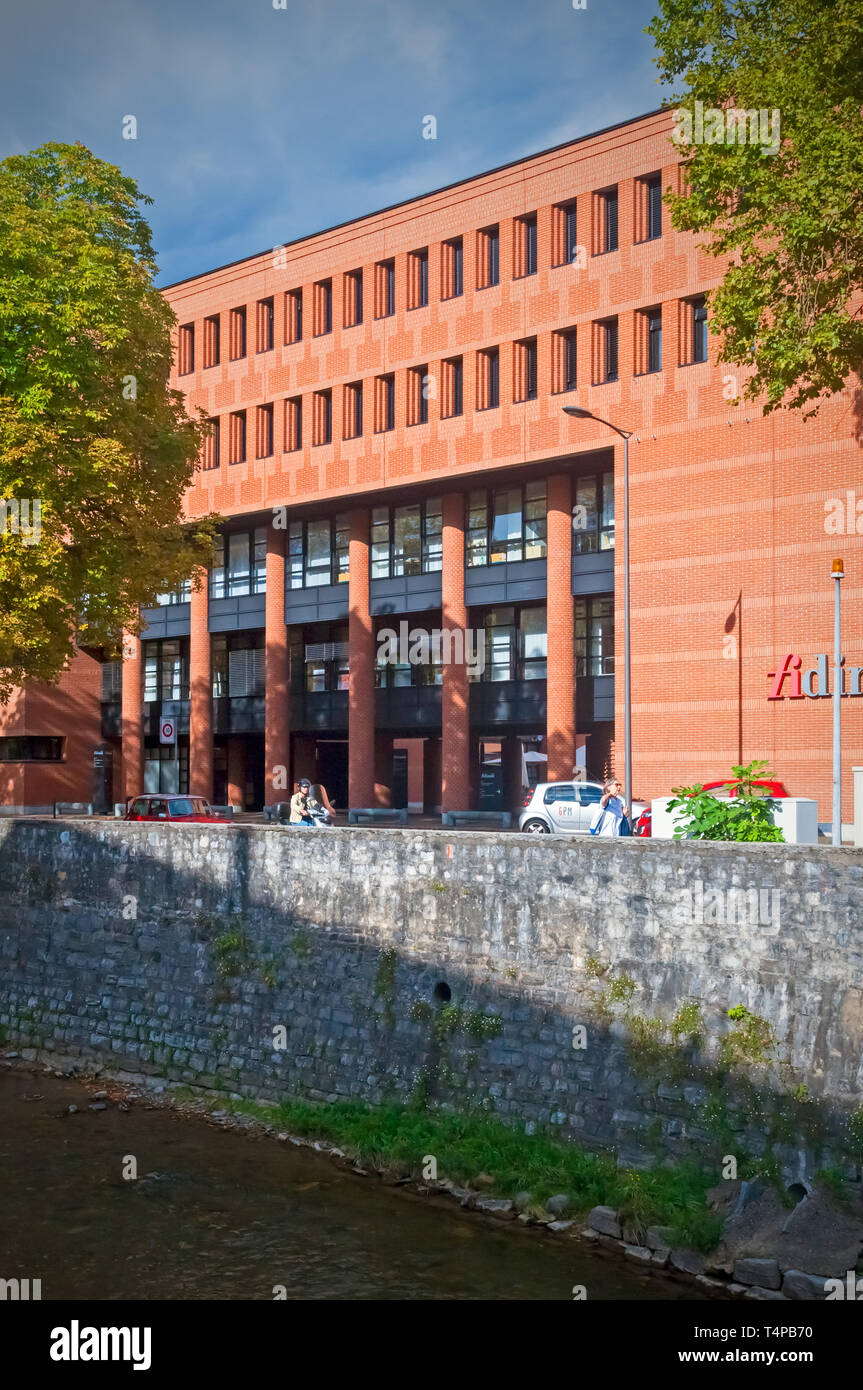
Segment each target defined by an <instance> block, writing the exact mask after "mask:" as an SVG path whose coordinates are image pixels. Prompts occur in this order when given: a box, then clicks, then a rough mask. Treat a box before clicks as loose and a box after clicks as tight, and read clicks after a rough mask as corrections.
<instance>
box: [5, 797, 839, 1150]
mask: <svg viewBox="0 0 863 1390" xmlns="http://www.w3.org/2000/svg"><path fill="white" fill-rule="evenodd" d="M861 875H863V854H861V853H858V852H856V851H853V850H831V849H820V848H819V849H817V850H815V849H812V848H806V847H800V848H798V847H794V846H784V845H752V846H744V845H735V846H730V845H718V844H697V843H691V842H690V843H685V844H674V843H668V842H655V843H651V842H649V841H648V842H638V841H634V840H630V841H625V840H624V841H617V842H615V841H610V840H591V839H581V840H570V839H564V838H563V837H556V836H555V837H548V838H546V837H528V836H517V835H496V834H493V833H464V832H460V833H458V834H452V833H447V832H445V831H443V832H442V831H400V830H380V829H351V830H330V831H321V832H316V833H312V832H302V833H300V832H296V831H289V830H285V829H281V828H278V827H259V826H250V825H240V826H224V827H222V826H207V825H200V826H194V825H189V826H158V825H146V824H131V823H123V822H114V821H93V822H87V823H81V822H75V821H66V822H63V821H54V822H49V821H32V820H31V821H21V820H18V821H16V820H8V821H0V977H2V978H0V1026H2V1028H3V1030H4V1032H5V1036H6V1038H7V1040H9V1041H11V1042H14V1043H15V1044H16V1045H18V1046H19V1047H34V1048H38V1049H42V1050H47V1051H53V1052H58V1053H59V1052H62V1053H64V1054H65V1055H73V1056H80V1057H82V1058H91V1057H95V1058H99V1059H101V1060H103V1061H104V1060H105V1059H106V1058H107V1059H110V1060H111V1061H113V1062H114V1063H115V1065H117V1066H121V1067H123V1068H125V1069H127V1070H132V1071H146V1070H152V1071H158V1072H160V1073H162V1074H164V1075H166V1076H168V1077H170V1078H172V1079H175V1080H178V1081H184V1082H189V1083H196V1082H198V1083H200V1084H203V1085H206V1086H223V1087H225V1088H226V1089H228V1090H229V1091H231V1092H236V1093H240V1094H248V1095H255V1096H263V1097H273V1098H277V1097H279V1096H281V1095H285V1094H291V1095H306V1096H309V1097H312V1098H317V1099H333V1098H350V1097H352V1098H360V1099H364V1100H369V1101H372V1102H376V1101H380V1100H383V1099H385V1098H387V1097H396V1098H401V1099H407V1098H408V1097H410V1096H412V1095H417V1096H418V1095H422V1096H425V1097H427V1098H428V1099H429V1100H430V1101H431V1103H433V1104H438V1105H445V1106H455V1107H464V1106H470V1105H481V1106H483V1107H485V1108H487V1109H491V1110H493V1111H494V1112H495V1113H497V1114H498V1115H500V1116H501V1117H502V1118H504V1119H507V1120H510V1121H512V1122H517V1123H519V1124H527V1125H529V1126H546V1125H551V1126H553V1127H554V1128H555V1129H556V1130H557V1131H559V1132H560V1133H562V1134H565V1135H568V1136H570V1137H572V1138H575V1139H578V1140H580V1141H582V1142H585V1143H588V1144H590V1145H601V1146H613V1147H614V1148H615V1149H616V1150H617V1151H618V1152H619V1154H620V1158H621V1161H622V1162H627V1163H632V1164H638V1163H641V1162H646V1161H647V1160H648V1158H649V1157H650V1155H652V1154H656V1153H661V1154H667V1155H669V1156H672V1157H679V1156H680V1155H682V1154H683V1153H685V1152H687V1151H691V1150H692V1149H693V1148H695V1149H697V1150H698V1151H699V1152H703V1151H704V1148H705V1146H706V1145H709V1144H710V1143H712V1142H714V1141H715V1142H716V1143H718V1144H719V1146H720V1150H722V1151H727V1150H728V1146H729V1142H730V1141H729V1134H736V1135H737V1136H738V1137H739V1145H740V1147H741V1148H745V1149H746V1150H747V1152H750V1153H751V1152H758V1151H759V1149H760V1150H761V1151H762V1152H763V1149H764V1147H765V1143H766V1142H767V1141H766V1140H765V1137H764V1135H765V1131H766V1129H769V1128H770V1126H767V1125H766V1123H765V1120H764V1117H763V1115H761V1116H760V1117H754V1116H753V1114H752V1106H751V1100H752V1091H751V1088H750V1089H747V1088H746V1087H745V1086H742V1087H738V1085H737V1083H731V1084H729V1082H728V1079H727V1078H726V1079H725V1080H724V1081H723V1083H722V1095H723V1097H724V1098H725V1099H723V1101H722V1105H723V1107H725V1108H724V1109H723V1113H722V1115H721V1116H719V1117H717V1112H716V1102H717V1092H716V1090H715V1088H712V1082H711V1069H712V1068H715V1066H716V1064H717V1062H718V1061H719V1060H720V1052H719V1049H720V1047H721V1045H722V1044H721V1039H722V1037H723V1036H728V1035H729V1030H732V1031H733V1029H734V1028H735V1027H736V1028H737V1029H739V1028H740V1027H742V1026H743V1025H741V1024H738V1025H732V1024H731V1022H730V1021H729V1019H728V1017H727V1011H728V1009H729V1008H734V1007H738V1006H743V1007H744V1008H745V1009H747V1010H748V1011H749V1014H750V1015H751V1016H754V1017H755V1019H756V1022H758V1027H759V1028H761V1026H762V1025H761V1023H760V1022H759V1021H761V1020H763V1021H764V1022H763V1026H764V1028H767V1026H768V1025H769V1028H770V1029H771V1030H772V1033H773V1035H774V1036H775V1039H776V1042H777V1047H776V1048H775V1049H773V1048H769V1049H768V1051H769V1053H770V1058H769V1060H770V1061H771V1065H769V1066H767V1067H766V1068H762V1069H761V1070H760V1071H759V1072H758V1081H759V1088H760V1090H761V1092H763V1093H766V1094H767V1095H768V1097H769V1101H768V1108H769V1109H770V1111H771V1114H772V1113H773V1109H774V1106H773V1099H772V1097H774V1096H777V1097H786V1098H788V1097H789V1096H790V1095H791V1093H793V1092H794V1088H795V1087H803V1088H805V1089H804V1090H798V1091H797V1093H796V1094H797V1099H796V1100H793V1101H792V1100H790V1099H789V1100H784V1099H783V1100H781V1101H777V1105H778V1106H779V1109H780V1110H781V1109H782V1108H783V1107H784V1108H785V1111H786V1112H787V1111H788V1105H790V1107H791V1110H790V1119H789V1113H784V1118H783V1121H782V1124H781V1125H776V1126H774V1127H773V1129H771V1131H770V1132H771V1133H773V1135H774V1139H775V1140H776V1147H777V1153H778V1157H779V1159H780V1162H781V1164H782V1165H783V1167H784V1168H785V1170H786V1171H787V1172H788V1174H789V1175H791V1174H798V1173H799V1172H800V1169H801V1166H802V1167H806V1166H811V1165H813V1164H815V1163H823V1162H828V1161H837V1155H838V1156H839V1157H840V1158H842V1161H845V1159H847V1157H848V1154H849V1153H850V1150H849V1149H848V1146H847V1144H846V1142H845V1138H843V1125H844V1120H845V1117H847V1115H848V1114H849V1113H850V1112H853V1111H855V1110H856V1109H857V1108H858V1107H859V1106H860V1105H861V1054H863V918H861V908H863V899H861ZM696 1005H697V1011H696V1012H697V1018H698V1031H699V1032H700V1033H701V1041H700V1042H692V1043H690V1044H688V1045H687V1041H686V1030H685V1029H684V1030H683V1031H682V1032H680V1035H679V1037H678V1040H677V1046H676V1047H665V1048H659V1049H657V1047H656V1042H657V1038H656V1035H655V1033H654V1032H653V1031H651V1030H652V1028H653V1025H651V1024H650V1023H649V1020H651V1019H662V1020H665V1021H666V1022H669V1021H670V1020H672V1019H673V1018H674V1017H675V1015H677V1016H678V1019H679V1020H680V1019H681V1017H682V1018H683V1020H684V1022H685V1023H686V1024H687V1026H690V1025H692V1022H693V1018H695V1017H696V1013H694V1012H693V1009H692V1007H690V1009H689V1012H688V1013H687V1012H686V1011H685V1010H684V1014H683V1015H680V1012H679V1011H680V1010H681V1008H683V1007H684V1006H696ZM744 1022H745V1019H744ZM756 1032H757V1030H756ZM734 1036H737V1034H736V1033H734ZM672 1054H673V1055H672ZM669 1058H671V1061H669ZM726 1060H727V1059H726ZM738 1071H739V1069H738ZM735 1074H736V1073H735ZM813 1099H814V1100H815V1101H816V1102H821V1104H819V1105H813V1104H812V1100H813ZM725 1100H727V1101H728V1104H727V1106H725ZM816 1112H817V1114H818V1115H819V1117H820V1119H821V1120H823V1126H822V1129H823V1132H822V1131H821V1130H819V1128H818V1126H813V1124H812V1123H811V1120H812V1117H813V1116H814V1115H815V1114H816ZM798 1121H799V1122H800V1123H799V1125H798ZM771 1124H772V1121H771ZM845 1137H846V1138H847V1135H846V1136H845Z"/></svg>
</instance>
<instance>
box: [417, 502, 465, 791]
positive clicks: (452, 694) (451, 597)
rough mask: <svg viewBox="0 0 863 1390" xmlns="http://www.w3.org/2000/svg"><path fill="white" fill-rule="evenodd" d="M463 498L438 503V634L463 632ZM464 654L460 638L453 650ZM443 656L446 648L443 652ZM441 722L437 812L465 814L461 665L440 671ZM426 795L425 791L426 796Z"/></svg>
mask: <svg viewBox="0 0 863 1390" xmlns="http://www.w3.org/2000/svg"><path fill="white" fill-rule="evenodd" d="M464 506H465V503H464V496H463V495H462V493H460V492H448V493H446V495H445V496H444V499H443V561H442V574H441V594H442V609H443V621H442V625H443V630H444V632H446V631H447V630H451V631H455V630H457V629H460V630H461V632H462V633H464V630H465V628H466V627H467V608H466V606H465V601H464V558H465V557H464ZM452 646H453V654H454V653H455V651H456V650H458V648H461V650H462V651H463V650H464V647H463V639H462V641H460V642H459V643H458V647H457V646H456V642H455V641H453V643H452ZM444 654H446V649H444ZM441 708H442V718H441V726H442V727H441V741H442V749H441V809H442V810H443V811H469V810H470V809H471V797H470V782H469V771H470V768H469V760H470V752H469V733H470V717H469V706H468V679H467V667H466V665H465V663H464V662H463V661H462V662H455V661H453V662H446V663H445V664H444V668H443V690H442V701H441ZM426 794H427V795H428V792H426Z"/></svg>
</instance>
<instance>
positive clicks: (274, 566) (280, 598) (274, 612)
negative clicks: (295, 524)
mask: <svg viewBox="0 0 863 1390" xmlns="http://www.w3.org/2000/svg"><path fill="white" fill-rule="evenodd" d="M286 534H287V533H286V532H285V531H284V530H277V529H276V527H274V526H270V529H269V531H268V532H267V598H266V616H265V624H266V630H265V644H266V647H265V653H264V670H265V676H264V691H265V694H264V803H265V805H267V806H275V804H276V802H278V801H288V800H290V796H291V783H290V772H291V722H290V658H289V652H288V629H287V628H286V627H285V536H286Z"/></svg>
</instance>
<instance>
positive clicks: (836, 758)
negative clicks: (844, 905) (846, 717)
mask: <svg viewBox="0 0 863 1390" xmlns="http://www.w3.org/2000/svg"><path fill="white" fill-rule="evenodd" d="M832 574H833V834H832V841H833V844H834V845H841V844H842V637H841V631H840V621H839V604H840V593H839V591H840V587H841V584H842V580H843V579H844V577H845V566H844V564H843V563H842V561H841V560H834V561H833V570H832Z"/></svg>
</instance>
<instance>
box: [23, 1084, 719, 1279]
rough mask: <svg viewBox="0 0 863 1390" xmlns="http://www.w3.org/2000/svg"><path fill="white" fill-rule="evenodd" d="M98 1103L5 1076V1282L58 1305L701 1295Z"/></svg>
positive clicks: (354, 1180)
mask: <svg viewBox="0 0 863 1390" xmlns="http://www.w3.org/2000/svg"><path fill="white" fill-rule="evenodd" d="M91 1101H92V1096H91V1095H90V1094H89V1093H88V1092H87V1090H86V1089H85V1088H84V1087H83V1085H82V1084H81V1083H80V1082H78V1081H77V1080H75V1079H72V1078H58V1077H54V1076H51V1075H44V1074H42V1073H41V1072H37V1071H25V1070H21V1069H18V1068H4V1069H3V1070H2V1071H0V1193H2V1207H0V1278H5V1279H9V1278H15V1277H17V1278H29V1279H37V1278H38V1279H41V1281H42V1298H43V1300H47V1299H168V1300H175V1299H272V1298H273V1297H274V1289H275V1288H276V1286H284V1289H285V1293H286V1296H287V1298H288V1299H349V1300H354V1299H470V1300H476V1299H495V1300H496V1299H520V1300H521V1299H552V1300H558V1299H560V1300H569V1299H571V1298H572V1296H573V1293H572V1290H573V1286H574V1285H584V1286H585V1288H586V1291H587V1297H588V1299H590V1300H594V1299H628V1300H632V1299H637V1300H645V1299H649V1300H658V1299H663V1300H668V1299H692V1298H694V1297H695V1296H696V1295H695V1294H694V1292H693V1291H692V1290H691V1289H690V1288H688V1287H687V1286H685V1285H677V1284H673V1283H671V1282H670V1281H666V1280H664V1279H657V1278H656V1277H655V1276H654V1277H651V1276H648V1275H646V1274H645V1273H643V1272H641V1271H639V1270H638V1269H637V1268H635V1267H631V1266H629V1265H628V1264H625V1263H624V1262H623V1261H621V1260H620V1259H619V1258H616V1257H613V1256H604V1255H601V1254H597V1253H596V1252H594V1251H593V1250H591V1249H590V1248H589V1247H587V1246H585V1245H583V1244H582V1243H581V1242H575V1241H569V1240H565V1239H562V1238H557V1239H555V1238H552V1237H549V1236H548V1235H546V1234H544V1233H543V1232H541V1231H539V1230H536V1229H533V1230H531V1229H525V1228H522V1227H521V1226H520V1225H518V1224H517V1223H516V1224H510V1223H506V1224H503V1223H501V1224H498V1223H496V1222H493V1221H490V1220H489V1219H487V1218H483V1217H480V1216H478V1215H472V1214H469V1213H465V1212H462V1211H461V1210H460V1209H459V1208H458V1207H456V1206H455V1204H450V1202H449V1201H448V1200H447V1199H443V1198H429V1197H422V1196H419V1195H406V1194H405V1193H403V1192H396V1191H394V1190H393V1189H392V1188H390V1187H387V1186H386V1185H385V1184H383V1183H382V1182H381V1181H380V1179H379V1178H377V1177H373V1176H370V1177H361V1176H359V1175H357V1174H354V1173H351V1172H343V1171H342V1170H341V1169H339V1168H337V1167H336V1166H335V1164H333V1163H332V1162H331V1161H330V1160H328V1159H326V1158H324V1157H322V1156H321V1155H318V1154H315V1153H313V1152H312V1153H310V1152H308V1151H306V1150H303V1149H297V1148H295V1147H294V1145H292V1144H287V1143H284V1142H281V1143H280V1142H279V1141H278V1140H276V1139H273V1138H272V1137H270V1136H267V1135H262V1134H255V1133H254V1132H248V1133H238V1132H236V1131H231V1130H229V1129H225V1128H221V1127H216V1126H215V1125H213V1124H211V1123H208V1122H207V1121H206V1120H205V1119H203V1118H200V1117H197V1116H188V1115H186V1116H184V1115H179V1114H177V1113H174V1112H172V1111H170V1110H166V1109H164V1108H155V1107H150V1106H148V1105H146V1104H145V1103H143V1102H141V1101H139V1102H137V1103H135V1104H132V1105H131V1107H130V1109H129V1110H128V1111H123V1110H120V1109H119V1108H116V1107H115V1106H110V1107H109V1108H108V1109H106V1110H103V1111H99V1112H93V1111H90V1110H89V1109H88V1108H87V1107H88V1103H90V1102H91ZM70 1104H74V1105H77V1106H79V1108H80V1109H79V1113H77V1114H71V1115H70V1114H66V1113H65V1111H66V1108H67V1106H69V1105H70ZM130 1157H132V1158H134V1159H135V1160H136V1163H137V1172H138V1179H137V1181H128V1180H125V1179H124V1178H123V1168H124V1164H125V1165H126V1167H127V1169H128V1168H129V1167H130V1164H129V1158H130Z"/></svg>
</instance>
